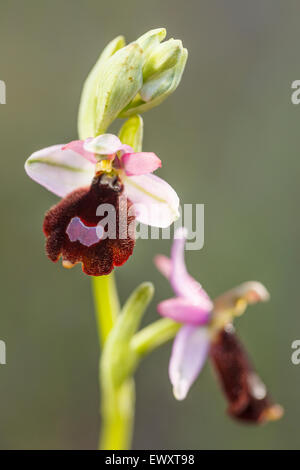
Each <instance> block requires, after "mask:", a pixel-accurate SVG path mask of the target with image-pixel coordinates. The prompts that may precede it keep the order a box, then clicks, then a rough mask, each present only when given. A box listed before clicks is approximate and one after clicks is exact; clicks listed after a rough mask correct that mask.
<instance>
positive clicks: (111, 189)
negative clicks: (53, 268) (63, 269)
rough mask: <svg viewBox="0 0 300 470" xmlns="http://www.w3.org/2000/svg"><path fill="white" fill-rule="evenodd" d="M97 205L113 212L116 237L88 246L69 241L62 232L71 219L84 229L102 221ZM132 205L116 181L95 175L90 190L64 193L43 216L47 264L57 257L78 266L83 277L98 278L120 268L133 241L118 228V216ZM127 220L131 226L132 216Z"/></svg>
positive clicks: (131, 248) (81, 189)
mask: <svg viewBox="0 0 300 470" xmlns="http://www.w3.org/2000/svg"><path fill="white" fill-rule="evenodd" d="M100 204H111V205H113V206H114V208H115V211H116V216H115V220H116V237H115V239H112V238H105V239H103V240H100V241H99V242H98V243H95V244H94V245H92V246H85V245H83V244H82V243H80V242H79V241H74V242H72V241H70V239H69V236H68V235H67V233H66V229H67V227H68V225H69V223H70V221H71V219H72V218H74V217H79V218H80V219H81V221H82V222H83V223H84V224H85V225H86V226H91V227H93V226H97V224H98V223H99V222H100V221H101V220H102V219H104V218H105V216H106V214H105V215H104V216H97V215H96V211H97V208H98V206H99V205H100ZM131 206H132V204H131V203H130V201H128V200H127V199H126V197H125V196H124V195H123V186H122V185H121V183H120V181H119V180H118V179H116V178H114V179H113V178H109V177H107V176H106V175H99V176H97V177H95V178H94V180H93V182H92V185H91V187H90V188H80V189H78V190H75V191H73V192H72V193H70V194H68V195H67V196H66V197H65V198H64V199H62V200H61V201H60V202H59V203H58V204H56V205H55V206H54V207H52V208H51V209H50V210H49V211H48V212H47V213H46V215H45V219H44V224H43V230H44V234H45V236H46V238H47V241H46V253H47V256H48V257H49V258H50V259H51V261H53V262H56V261H58V259H59V258H60V257H62V259H63V260H64V261H67V262H69V263H71V264H76V263H79V262H80V263H82V269H83V271H84V272H85V273H86V274H89V275H92V276H100V275H103V274H109V273H110V272H111V271H112V269H113V268H114V266H121V265H122V264H124V263H125V261H127V259H128V258H129V256H130V255H131V254H132V252H133V248H134V244H135V240H134V239H133V238H131V237H130V236H129V235H128V234H127V231H126V232H125V235H124V233H123V232H124V230H122V229H119V219H120V214H124V213H125V211H126V214H127V215H128V211H129V209H130V208H131ZM130 213H131V214H130V215H128V217H127V226H126V227H125V230H126V229H127V228H128V226H129V224H132V223H134V220H135V217H134V215H132V210H131V211H130Z"/></svg>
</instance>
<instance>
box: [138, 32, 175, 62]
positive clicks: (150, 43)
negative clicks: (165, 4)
mask: <svg viewBox="0 0 300 470" xmlns="http://www.w3.org/2000/svg"><path fill="white" fill-rule="evenodd" d="M166 35H167V31H166V30H165V28H157V29H151V30H150V31H148V32H147V33H145V34H143V35H142V36H140V37H139V38H138V39H137V40H136V42H137V43H138V45H139V46H141V48H142V49H143V51H144V59H145V61H146V59H147V56H149V55H151V54H152V52H153V49H155V48H156V47H157V46H158V45H159V43H160V42H161V41H163V40H164V39H165V37H166Z"/></svg>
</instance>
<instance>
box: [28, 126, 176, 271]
mask: <svg viewBox="0 0 300 470" xmlns="http://www.w3.org/2000/svg"><path fill="white" fill-rule="evenodd" d="M160 166H161V161H160V159H159V158H158V157H157V156H156V155H155V154H154V153H152V152H134V151H133V149H132V148H131V147H130V146H129V145H124V144H122V143H121V141H120V139H119V138H118V137H117V136H115V135H113V134H103V135H101V136H98V137H96V138H94V139H92V138H88V139H86V140H84V141H82V140H77V141H73V142H70V143H69V144H66V145H56V146H52V147H48V148H46V149H43V150H40V151H37V152H35V153H34V154H32V155H31V156H30V157H29V158H28V160H27V161H26V163H25V169H26V172H27V174H28V175H29V176H30V177H31V178H32V179H33V180H35V181H36V182H38V183H39V184H41V185H42V186H44V187H46V188H47V189H48V190H50V191H52V192H53V193H54V194H56V195H58V196H61V197H62V198H63V200H62V201H61V202H60V203H59V204H57V205H56V206H55V207H53V208H52V209H50V211H48V213H47V214H46V217H45V221H44V233H45V235H46V237H47V244H46V251H47V254H48V257H49V258H50V259H51V260H52V261H54V262H55V261H57V260H58V259H59V258H60V257H62V259H63V265H64V266H65V267H72V266H73V265H74V264H76V263H78V262H81V263H82V265H83V270H84V272H86V273H87V274H91V275H102V274H108V273H109V272H110V271H111V270H112V269H113V267H114V266H120V265H121V264H123V263H124V262H125V261H126V260H127V259H128V257H129V256H130V255H131V254H132V251H133V247H134V236H133V235H132V234H131V236H130V235H129V234H128V233H122V234H121V233H120V232H119V227H118V226H119V224H118V220H119V217H120V216H123V215H124V213H125V215H126V220H127V224H126V229H127V228H129V226H130V224H132V222H134V219H135V218H136V220H137V221H140V222H143V223H145V224H149V225H154V226H157V227H167V226H169V225H170V224H171V223H172V222H173V221H174V220H175V219H176V218H177V216H178V207H179V198H178V196H177V194H176V192H175V191H174V190H173V189H172V188H171V186H170V185H169V184H168V183H166V182H165V181H164V180H162V179H161V178H159V177H157V176H155V175H153V174H152V173H153V171H155V170H156V169H157V168H159V167H160ZM121 196H122V197H123V200H124V199H125V202H124V201H123V202H122V204H120V202H121ZM124 196H125V198H124ZM126 202H127V204H126ZM101 204H111V205H112V206H113V207H114V208H115V210H116V218H117V220H116V236H115V237H114V239H109V238H108V237H105V240H104V235H105V232H104V231H103V230H102V231H101V226H100V229H99V230H96V227H97V226H98V224H99V222H101V220H103V217H102V219H101V218H100V217H99V215H97V208H98V207H99V206H100V205H101ZM120 207H121V208H122V215H121V213H120ZM100 225H101V224H100Z"/></svg>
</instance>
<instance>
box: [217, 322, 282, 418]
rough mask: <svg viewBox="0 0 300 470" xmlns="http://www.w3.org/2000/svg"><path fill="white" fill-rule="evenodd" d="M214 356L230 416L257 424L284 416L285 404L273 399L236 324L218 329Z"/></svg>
mask: <svg viewBox="0 0 300 470" xmlns="http://www.w3.org/2000/svg"><path fill="white" fill-rule="evenodd" d="M210 357H211V360H212V362H213V365H214V368H215V370H216V373H217V376H218V378H219V381H220V384H221V387H222V389H223V391H224V394H225V396H226V398H227V400H228V414H229V415H230V416H232V417H233V418H235V419H238V420H241V421H245V422H248V423H253V424H259V423H263V422H265V421H271V420H276V419H279V418H280V417H281V416H282V413H283V410H282V408H281V407H280V406H279V405H275V404H273V403H272V400H271V399H270V397H269V395H268V394H267V391H266V388H265V385H264V384H263V382H262V381H261V379H260V378H259V377H258V375H257V374H256V372H255V371H254V369H253V367H252V365H251V363H250V360H249V357H248V355H247V353H246V351H245V349H244V347H243V346H242V344H241V342H240V341H239V339H238V337H237V335H236V334H235V332H234V328H233V326H232V325H228V326H227V327H226V328H225V329H223V330H221V331H219V332H218V333H217V335H216V337H215V338H214V340H213V341H212V344H211V349H210Z"/></svg>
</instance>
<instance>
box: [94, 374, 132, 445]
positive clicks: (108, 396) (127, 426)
mask: <svg viewBox="0 0 300 470" xmlns="http://www.w3.org/2000/svg"><path fill="white" fill-rule="evenodd" d="M107 385H108V384H105V387H102V407H101V412H102V433H101V435H100V440H99V450H127V449H130V445H131V438H132V431H133V422H134V408H135V385H134V380H133V378H129V379H127V380H125V381H124V382H123V383H122V385H121V386H120V387H118V388H115V387H113V386H112V387H110V386H107Z"/></svg>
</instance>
